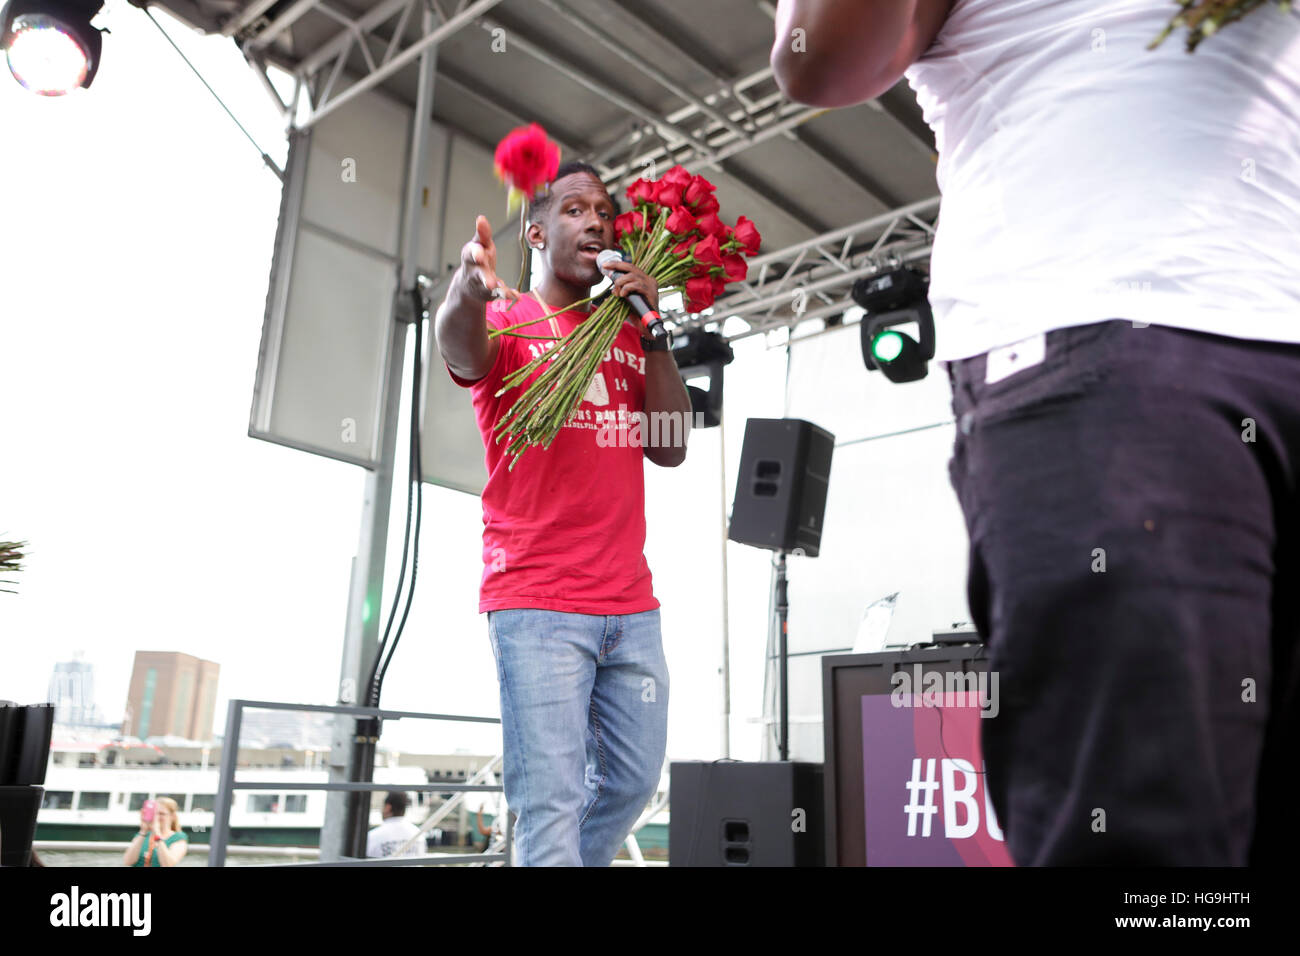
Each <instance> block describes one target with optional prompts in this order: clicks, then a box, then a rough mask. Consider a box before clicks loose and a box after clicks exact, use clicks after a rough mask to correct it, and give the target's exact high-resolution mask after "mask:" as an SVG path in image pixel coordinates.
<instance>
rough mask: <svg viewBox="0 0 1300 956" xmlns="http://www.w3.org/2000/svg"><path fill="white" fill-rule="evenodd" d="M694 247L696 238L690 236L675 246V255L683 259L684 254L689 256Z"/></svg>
mask: <svg viewBox="0 0 1300 956" xmlns="http://www.w3.org/2000/svg"><path fill="white" fill-rule="evenodd" d="M693 248H695V240H694V239H693V238H690V237H688V238H686V239H683V240H682V241H681V242H679V243H677V245H675V246H673V255H674V256H675V257H676V258H678V259H681V258H682V257H683V256H689V255H690V254H691V250H692V249H693Z"/></svg>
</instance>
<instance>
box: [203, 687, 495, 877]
mask: <svg viewBox="0 0 1300 956" xmlns="http://www.w3.org/2000/svg"><path fill="white" fill-rule="evenodd" d="M245 710H289V711H311V712H315V713H325V714H354V715H356V716H358V717H371V718H374V719H377V720H399V719H401V718H403V717H410V718H415V719H418V720H459V721H467V722H471V723H480V724H499V723H501V719H500V718H499V717H465V716H462V715H457V714H422V713H418V712H416V711H410V710H383V709H382V708H379V707H356V706H348V705H343V704H336V705H327V704H283V703H278V702H276V701H268V700H232V701H231V702H230V709H229V710H228V711H227V712H226V736H225V738H224V739H223V740H222V747H221V774H220V777H219V779H218V782H217V801H216V806H215V808H214V809H213V821H212V838H211V840H210V841H209V850H208V866H225V863H226V848H227V846H228V845H229V841H230V810H231V807H232V806H233V805H234V793H235V791H236V790H283V789H285V787H286V783H287V782H286V781H280V782H268V781H258V782H257V783H252V782H243V781H238V780H236V779H235V771H236V769H237V766H236V764H237V762H238V759H239V731H240V726H241V724H242V722H243V715H244V711H245ZM391 787H392V785H391V784H383V783H380V784H376V783H373V782H372V783H354V782H343V781H340V782H332V783H298V782H293V783H292V788H293V789H294V790H326V791H348V792H358V793H365V792H373V791H375V790H388V789H391ZM401 788H402V789H403V790H413V791H429V792H433V791H437V792H439V793H444V792H449V791H459V792H474V791H479V792H482V791H501V792H502V793H503V794H504V789H503V785H502V784H468V783H428V784H418V785H407V784H402V785H401ZM505 817H506V819H505V845H504V848H503V850H502V851H501V852H499V853H491V852H484V853H456V854H449V853H433V854H427V855H423V856H407V857H378V858H375V859H365V860H354V859H347V860H339V861H336V862H330V863H267V864H263V865H264V866H295V867H296V866H411V865H424V866H427V865H429V864H438V865H445V864H451V863H497V862H499V863H501V864H503V865H505V866H509V865H510V850H511V843H512V840H513V831H514V827H513V825H512V823H511V820H510V812H509V810H507V811H506V814H505ZM489 845H490V844H489Z"/></svg>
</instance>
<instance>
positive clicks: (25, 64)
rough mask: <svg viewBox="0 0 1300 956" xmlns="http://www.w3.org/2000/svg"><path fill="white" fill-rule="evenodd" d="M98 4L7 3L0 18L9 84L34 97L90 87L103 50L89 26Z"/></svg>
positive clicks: (98, 0) (59, 0)
mask: <svg viewBox="0 0 1300 956" xmlns="http://www.w3.org/2000/svg"><path fill="white" fill-rule="evenodd" d="M103 5H104V3H103V0H10V3H9V4H7V5H6V6H5V8H4V11H3V13H0V48H3V49H4V52H5V59H6V61H7V62H8V64H9V71H10V72H11V73H13V75H14V79H16V80H17V81H18V82H19V83H21V84H22V85H23V86H24V87H26V88H27V89H29V90H31V91H32V92H33V93H39V94H40V95H42V96H62V95H63V94H65V93H70V92H71V91H72V90H76V89H81V88H83V87H89V86H90V84H91V82H93V81H94V79H95V73H96V72H97V71H98V70H99V55H100V51H101V48H102V46H103V42H102V38H101V36H100V31H99V30H98V29H97V28H96V27H92V26H91V25H90V21H91V20H92V19H93V18H94V16H95V15H96V14H97V13H99V11H100V9H101V8H102V7H103Z"/></svg>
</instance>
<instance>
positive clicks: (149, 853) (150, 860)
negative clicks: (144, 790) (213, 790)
mask: <svg viewBox="0 0 1300 956" xmlns="http://www.w3.org/2000/svg"><path fill="white" fill-rule="evenodd" d="M151 802H153V803H154V804H155V805H154V806H153V811H154V812H153V813H152V815H151V816H152V819H146V817H148V816H150V814H148V812H147V811H148V808H149V806H150V802H146V803H145V805H144V806H143V807H141V808H140V832H139V833H137V834H136V835H135V839H133V840H132V841H131V845H130V846H129V847H127V848H126V852H125V853H123V854H122V863H123V864H124V865H126V866H176V865H177V864H178V863H180V861H181V860H183V859H184V858H185V853H186V851H187V850H188V849H189V837H188V836H186V835H185V832H184V831H183V830H181V821H180V817H179V812H180V807H179V806H177V805H176V801H175V800H173V799H172V798H171V797H159V798H158V799H157V801H151Z"/></svg>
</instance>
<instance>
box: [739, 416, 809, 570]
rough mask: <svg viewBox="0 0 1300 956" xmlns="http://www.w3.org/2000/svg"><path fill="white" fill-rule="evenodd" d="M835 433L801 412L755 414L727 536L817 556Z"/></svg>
mask: <svg viewBox="0 0 1300 956" xmlns="http://www.w3.org/2000/svg"><path fill="white" fill-rule="evenodd" d="M834 451H835V436H834V435H832V434H831V433H830V432H828V431H827V430H826V429H824V428H819V427H818V426H816V425H814V424H813V423H812V422H805V421H802V420H801V419H798V418H751V419H750V420H749V421H748V422H746V424H745V443H744V445H743V446H742V448H741V450H740V475H739V476H738V478H737V479H736V500H735V502H734V503H733V504H732V507H731V527H730V530H729V531H728V532H727V537H728V538H730V539H731V540H732V541H739V542H740V543H741V544H749V545H753V546H754V547H756V548H769V549H771V550H773V551H793V550H794V549H795V548H799V549H801V550H802V552H803V553H804V554H805V555H807V556H808V557H810V558H813V557H816V556H817V552H818V549H819V548H820V547H821V540H822V518H823V517H824V516H825V514H826V489H827V485H828V483H829V482H830V477H831V454H832V452H834Z"/></svg>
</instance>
